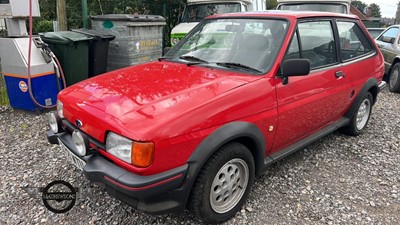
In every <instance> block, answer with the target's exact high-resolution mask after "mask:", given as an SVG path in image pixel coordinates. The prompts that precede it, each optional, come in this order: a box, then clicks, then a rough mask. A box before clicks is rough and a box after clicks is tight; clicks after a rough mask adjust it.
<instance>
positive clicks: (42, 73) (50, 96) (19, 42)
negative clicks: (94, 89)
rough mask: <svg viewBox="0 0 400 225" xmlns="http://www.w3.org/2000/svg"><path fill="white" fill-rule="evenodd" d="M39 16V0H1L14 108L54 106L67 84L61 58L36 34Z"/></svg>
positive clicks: (0, 49)
mask: <svg viewBox="0 0 400 225" xmlns="http://www.w3.org/2000/svg"><path fill="white" fill-rule="evenodd" d="M39 16H40V11H39V4H38V0H0V18H4V19H5V21H6V27H7V33H8V37H5V38H0V63H1V68H2V73H3V76H4V79H5V83H6V88H7V94H8V97H9V100H10V105H11V107H13V108H19V109H24V110H30V111H35V110H38V109H43V108H51V107H54V106H55V104H56V101H57V94H58V92H59V91H60V90H61V89H62V88H63V87H65V80H64V79H63V78H62V77H63V76H62V70H61V68H60V67H59V66H58V65H59V63H58V64H57V62H58V60H57V58H56V57H55V56H54V54H53V53H52V52H51V51H50V50H49V48H48V47H47V45H46V44H44V43H43V42H42V40H41V39H40V37H33V36H32V30H31V29H32V17H39ZM26 18H29V21H30V26H29V29H30V32H28V31H27V28H26ZM63 81H64V82H63Z"/></svg>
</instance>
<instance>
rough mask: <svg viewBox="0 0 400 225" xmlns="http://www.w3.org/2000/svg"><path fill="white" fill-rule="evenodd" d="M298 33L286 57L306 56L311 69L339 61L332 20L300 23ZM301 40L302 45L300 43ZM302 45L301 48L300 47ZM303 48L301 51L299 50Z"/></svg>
mask: <svg viewBox="0 0 400 225" xmlns="http://www.w3.org/2000/svg"><path fill="white" fill-rule="evenodd" d="M297 29H298V35H299V37H297V34H296V35H295V36H294V37H293V39H292V42H291V43H290V47H289V49H288V51H287V53H286V56H285V58H292V59H293V58H306V59H309V60H310V65H311V69H314V68H320V67H324V66H327V65H331V64H334V63H336V62H337V59H336V51H335V49H336V47H335V41H334V35H333V29H332V24H331V22H330V21H307V22H301V23H299V24H298V27H297ZM298 40H300V45H301V46H299V44H298ZM300 47H301V48H300ZM300 49H301V52H300V51H299V50H300Z"/></svg>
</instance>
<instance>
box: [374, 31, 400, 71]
mask: <svg viewBox="0 0 400 225" xmlns="http://www.w3.org/2000/svg"><path fill="white" fill-rule="evenodd" d="M399 32H400V28H399V27H398V26H393V27H390V28H388V29H387V30H385V31H384V32H383V33H382V34H380V35H379V37H378V38H377V39H376V43H377V44H378V47H379V49H380V50H381V52H382V55H383V58H384V59H385V72H388V70H389V68H390V66H391V65H392V63H393V61H394V58H395V57H396V56H397V55H400V39H399Z"/></svg>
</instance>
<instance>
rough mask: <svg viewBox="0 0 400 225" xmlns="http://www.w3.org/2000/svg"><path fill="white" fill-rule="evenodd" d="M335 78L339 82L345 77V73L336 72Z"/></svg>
mask: <svg viewBox="0 0 400 225" xmlns="http://www.w3.org/2000/svg"><path fill="white" fill-rule="evenodd" d="M335 77H336V78H337V79H338V80H339V79H342V78H343V77H344V73H343V72H342V71H336V72H335Z"/></svg>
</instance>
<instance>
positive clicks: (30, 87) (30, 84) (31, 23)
mask: <svg viewBox="0 0 400 225" xmlns="http://www.w3.org/2000/svg"><path fill="white" fill-rule="evenodd" d="M32 21H33V19H32V0H29V44H28V90H29V96H30V97H31V99H32V101H33V102H34V103H35V104H36V105H38V106H39V107H41V108H44V109H51V108H54V107H55V106H56V105H57V103H56V104H54V105H42V104H40V103H39V102H38V101H36V99H35V97H34V96H33V91H32V81H31V79H32V76H31V57H32V36H33V35H32V33H33V32H32V25H33V22H32ZM50 56H51V57H52V58H53V60H54V61H55V62H56V64H57V66H58V68H59V70H60V76H61V79H62V81H63V88H65V87H66V86H67V84H66V81H65V76H64V72H63V70H62V67H61V64H60V62H59V61H58V59H57V57H56V56H55V55H54V53H52V52H51V54H50ZM56 79H58V77H56ZM59 91H61V90H59Z"/></svg>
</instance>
